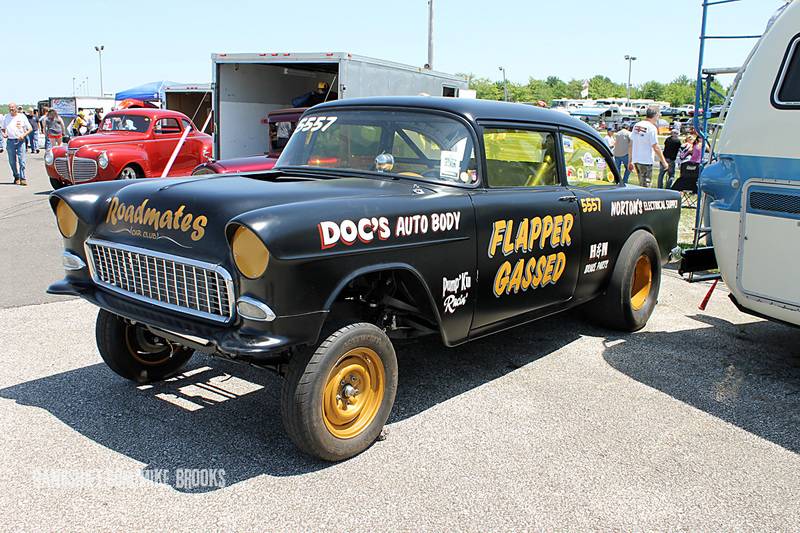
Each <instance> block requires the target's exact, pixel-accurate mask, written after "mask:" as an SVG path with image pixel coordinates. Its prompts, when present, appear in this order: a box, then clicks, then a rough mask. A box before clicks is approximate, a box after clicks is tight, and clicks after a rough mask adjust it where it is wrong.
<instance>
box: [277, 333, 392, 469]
mask: <svg viewBox="0 0 800 533" xmlns="http://www.w3.org/2000/svg"><path fill="white" fill-rule="evenodd" d="M396 392H397V357H396V355H395V352H394V347H393V346H392V343H391V341H390V340H389V338H388V337H387V336H386V334H385V333H384V332H383V331H382V330H381V329H379V328H377V327H376V326H374V325H372V324H367V323H357V324H351V325H349V326H345V327H343V328H340V329H338V330H336V331H335V332H334V333H333V334H331V335H330V336H328V337H327V338H325V340H323V341H322V343H321V344H320V345H319V346H318V347H317V348H316V350H314V351H313V352H312V351H309V352H306V353H297V354H295V355H294V356H293V357H292V358H291V359H290V361H289V370H288V373H287V375H286V379H285V381H284V384H283V390H282V392H281V415H282V418H283V425H284V427H285V429H286V432H287V433H288V435H289V437H290V438H291V439H292V441H293V442H294V443H295V444H296V445H297V447H298V448H300V450H302V451H303V452H305V453H307V454H308V455H311V456H314V457H318V458H320V459H323V460H325V461H341V460H344V459H349V458H350V457H353V456H354V455H358V454H359V453H361V452H363V451H364V450H366V449H367V448H369V447H370V446H371V445H372V443H373V442H375V440H376V439H377V438H378V436H379V435H380V433H381V430H382V429H383V426H384V424H385V423H386V420H387V419H388V418H389V413H390V412H391V410H392V406H393V404H394V398H395V393H396Z"/></svg>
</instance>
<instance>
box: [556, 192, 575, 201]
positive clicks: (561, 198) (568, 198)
mask: <svg viewBox="0 0 800 533" xmlns="http://www.w3.org/2000/svg"><path fill="white" fill-rule="evenodd" d="M577 199H578V198H577V197H576V196H574V195H572V194H569V195H567V196H560V197H559V198H558V201H559V202H574V201H576V200H577Z"/></svg>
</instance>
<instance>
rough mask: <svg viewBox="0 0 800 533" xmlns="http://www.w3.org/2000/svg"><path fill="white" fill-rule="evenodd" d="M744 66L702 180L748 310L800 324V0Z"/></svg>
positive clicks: (726, 272)
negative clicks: (715, 155) (713, 157)
mask: <svg viewBox="0 0 800 533" xmlns="http://www.w3.org/2000/svg"><path fill="white" fill-rule="evenodd" d="M742 69H743V70H742V71H740V75H741V81H740V83H739V86H738V88H737V89H736V92H735V99H734V100H733V103H732V104H731V107H730V109H729V110H728V115H727V119H726V121H725V126H724V128H723V129H722V132H721V133H720V137H719V140H718V143H717V149H716V150H715V153H718V154H719V157H718V161H717V162H716V163H714V164H712V165H709V166H708V167H707V168H706V169H705V170H704V171H703V173H702V175H701V177H700V181H699V187H700V189H701V190H702V192H703V194H704V195H707V200H706V201H707V202H710V203H709V204H707V205H708V206H709V209H710V215H711V217H710V218H711V233H712V235H713V242H714V247H713V254H714V256H715V258H716V263H717V265H718V266H719V270H720V273H721V275H722V278H723V280H724V281H725V283H726V284H727V285H728V287H729V288H730V291H731V299H732V300H733V302H734V303H735V304H736V305H737V307H738V308H739V309H740V310H742V311H744V312H747V313H750V314H754V315H757V316H762V317H766V318H770V319H773V320H778V321H782V322H787V323H790V324H794V325H800V282H798V272H800V270H799V269H798V262H799V261H798V260H800V143H798V131H800V2H798V1H790V2H788V3H787V4H786V5H785V6H783V7H782V8H781V9H780V10H779V11H778V13H777V14H776V16H775V17H773V19H772V20H771V21H770V25H769V26H768V27H767V30H766V32H765V33H764V35H763V36H762V38H761V39H760V41H759V42H758V44H757V45H756V48H755V49H754V50H753V52H752V53H751V56H750V60H749V61H748V62H747V63H746V64H745V66H743V67H742ZM711 259H712V260H713V258H711ZM682 270H684V271H692V270H693V269H692V268H691V265H689V268H688V269H683V268H682ZM695 270H699V269H695Z"/></svg>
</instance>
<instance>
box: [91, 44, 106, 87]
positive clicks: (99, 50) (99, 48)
mask: <svg viewBox="0 0 800 533" xmlns="http://www.w3.org/2000/svg"><path fill="white" fill-rule="evenodd" d="M104 48H105V46H103V45H102V44H101V45H100V46H95V47H94V49H95V51H96V52H97V59H98V60H99V61H100V97H101V98H102V97H103V94H104V93H103V49H104Z"/></svg>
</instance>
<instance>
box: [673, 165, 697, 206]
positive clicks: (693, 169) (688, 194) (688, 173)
mask: <svg viewBox="0 0 800 533" xmlns="http://www.w3.org/2000/svg"><path fill="white" fill-rule="evenodd" d="M699 176H700V165H699V164H698V163H690V162H688V161H687V162H685V163H681V175H680V177H678V179H676V180H675V183H673V184H672V187H670V188H671V189H672V190H673V191H680V193H681V207H686V208H691V209H695V208H697V178H698V177H699Z"/></svg>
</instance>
